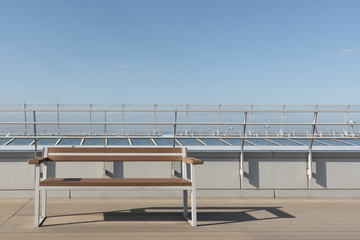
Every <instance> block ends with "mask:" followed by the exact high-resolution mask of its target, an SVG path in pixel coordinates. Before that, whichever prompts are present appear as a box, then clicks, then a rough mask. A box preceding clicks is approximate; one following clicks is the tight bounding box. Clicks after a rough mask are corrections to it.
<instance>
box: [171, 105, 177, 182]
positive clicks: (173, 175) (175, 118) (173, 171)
mask: <svg viewBox="0 0 360 240" xmlns="http://www.w3.org/2000/svg"><path fill="white" fill-rule="evenodd" d="M176 121H177V110H175V114H174V141H173V148H174V147H175V144H176V142H175V138H176ZM171 177H173V178H174V177H175V163H174V162H171Z"/></svg>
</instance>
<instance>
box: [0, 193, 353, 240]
mask: <svg viewBox="0 0 360 240" xmlns="http://www.w3.org/2000/svg"><path fill="white" fill-rule="evenodd" d="M48 203H49V204H48V216H49V217H48V218H47V219H46V221H45V222H44V224H43V226H42V227H40V228H34V227H33V212H34V201H33V200H29V199H20V200H19V199H17V200H4V199H2V200H1V201H0V239H1V240H2V239H6V240H12V239H30V240H32V239H40V240H42V239H44V240H45V239H46V240H49V239H50V240H57V239H79V240H80V239H115V238H122V239H148V240H151V239H156V240H158V239H160V240H162V239H220V240H223V239H244V240H247V239H256V240H263V239H284V240H285V239H286V240H292V239H306V240H308V239H342V240H343V239H360V228H359V226H360V225H359V222H360V199H234V198H232V199H222V198H217V199H198V210H199V214H198V219H199V221H198V224H199V227H197V228H194V227H191V226H190V225H189V224H188V223H187V222H186V221H185V220H184V219H183V218H182V212H181V211H182V209H181V206H182V202H181V201H180V200H176V199H49V201H48Z"/></svg>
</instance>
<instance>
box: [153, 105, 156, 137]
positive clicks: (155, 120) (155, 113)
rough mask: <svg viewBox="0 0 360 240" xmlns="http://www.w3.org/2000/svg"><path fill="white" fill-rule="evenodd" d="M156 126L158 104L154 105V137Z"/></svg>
mask: <svg viewBox="0 0 360 240" xmlns="http://www.w3.org/2000/svg"><path fill="white" fill-rule="evenodd" d="M155 124H156V104H154V126H153V135H154V136H155V133H156V128H155Z"/></svg>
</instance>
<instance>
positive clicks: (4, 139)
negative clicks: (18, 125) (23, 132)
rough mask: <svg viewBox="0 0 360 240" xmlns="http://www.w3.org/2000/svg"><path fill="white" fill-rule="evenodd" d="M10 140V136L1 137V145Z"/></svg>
mask: <svg viewBox="0 0 360 240" xmlns="http://www.w3.org/2000/svg"><path fill="white" fill-rule="evenodd" d="M8 141H10V138H0V145H4V144H5V143H7V142H8Z"/></svg>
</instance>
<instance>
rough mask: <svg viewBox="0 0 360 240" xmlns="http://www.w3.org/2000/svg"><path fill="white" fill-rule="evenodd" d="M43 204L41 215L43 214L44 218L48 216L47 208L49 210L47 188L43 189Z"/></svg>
mask: <svg viewBox="0 0 360 240" xmlns="http://www.w3.org/2000/svg"><path fill="white" fill-rule="evenodd" d="M41 204H42V209H41V216H42V218H46V210H47V191H46V190H43V191H42V197H41Z"/></svg>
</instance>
